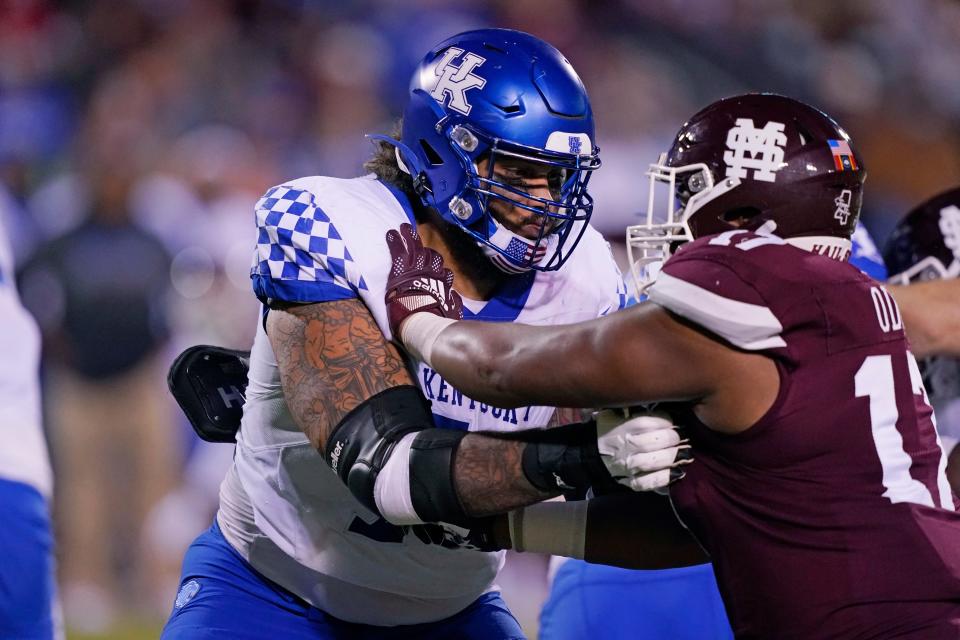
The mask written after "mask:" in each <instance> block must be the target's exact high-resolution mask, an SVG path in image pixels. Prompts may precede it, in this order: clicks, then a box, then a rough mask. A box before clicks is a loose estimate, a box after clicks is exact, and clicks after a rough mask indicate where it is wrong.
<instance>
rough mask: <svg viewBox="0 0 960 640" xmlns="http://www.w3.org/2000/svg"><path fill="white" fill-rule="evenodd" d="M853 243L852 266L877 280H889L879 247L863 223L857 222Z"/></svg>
mask: <svg viewBox="0 0 960 640" xmlns="http://www.w3.org/2000/svg"><path fill="white" fill-rule="evenodd" d="M850 240H852V241H853V247H851V250H850V264H852V265H853V266H855V267H856V268H857V269H860V271H863V272H864V273H865V274H867V275H868V276H870V277H871V278H873V279H874V280H877V281H879V282H885V281H886V279H887V267H886V265H884V264H883V256H881V255H880V251H878V250H877V245H876V243H874V241H873V238H871V237H870V232H869V231H867V228H866V227H865V226H863V223H862V222H857V228H856V229H854V231H853V236H851V237H850Z"/></svg>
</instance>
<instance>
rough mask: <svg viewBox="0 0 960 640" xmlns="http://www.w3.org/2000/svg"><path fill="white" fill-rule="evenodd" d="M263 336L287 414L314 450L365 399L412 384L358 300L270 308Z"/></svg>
mask: <svg viewBox="0 0 960 640" xmlns="http://www.w3.org/2000/svg"><path fill="white" fill-rule="evenodd" d="M267 335H268V336H269V337H270V344H271V345H272V346H273V352H274V354H276V357H277V364H278V366H279V367H280V379H281V381H282V383H283V393H284V397H285V399H286V401H287V406H288V407H289V408H290V414H291V415H292V416H293V419H294V420H295V421H296V423H297V425H298V426H299V427H300V428H301V429H302V430H303V431H304V433H306V434H307V437H308V438H310V442H311V443H312V444H313V446H314V447H316V448H317V449H322V448H323V446H324V445H325V444H326V441H327V437H328V436H329V435H330V432H331V431H332V430H333V428H334V427H335V426H336V425H337V424H338V423H339V422H340V420H341V419H342V418H343V416H345V415H346V414H347V413H349V412H350V411H351V410H352V409H353V408H354V407H356V406H357V405H359V404H360V403H362V402H363V401H364V400H366V399H367V398H369V397H370V396H373V395H375V394H377V393H379V392H381V391H383V390H384V389H388V388H390V387H395V386H397V385H402V384H414V382H413V380H412V378H411V377H410V373H409V372H408V371H407V369H406V367H405V365H404V362H403V359H402V358H401V356H400V353H399V352H398V351H397V348H396V347H395V346H393V345H392V344H390V343H389V342H387V339H386V338H385V337H384V336H383V334H382V333H381V332H380V329H379V327H377V324H376V322H374V320H373V317H372V316H371V315H370V311H369V310H368V309H367V307H366V306H364V304H363V302H361V301H360V300H358V299H351V300H337V301H331V302H319V303H315V304H308V305H303V306H293V307H288V308H286V309H275V310H272V311H271V312H270V314H269V315H268V316H267Z"/></svg>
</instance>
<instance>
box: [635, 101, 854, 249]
mask: <svg viewBox="0 0 960 640" xmlns="http://www.w3.org/2000/svg"><path fill="white" fill-rule="evenodd" d="M647 175H648V176H649V178H650V191H649V199H648V206H647V213H646V221H645V224H640V225H635V226H632V227H629V228H628V229H627V248H628V251H629V252H630V257H631V262H633V261H634V258H635V257H636V258H639V259H640V261H641V263H643V262H650V261H651V260H655V259H663V258H664V257H666V256H667V255H668V254H669V253H670V249H671V248H672V247H673V246H674V245H675V243H677V242H682V241H686V240H691V239H693V238H699V237H701V236H705V235H710V234H714V233H721V232H723V231H728V230H731V229H736V228H746V229H750V230H754V231H756V230H761V231H763V232H769V233H773V234H775V235H777V236H780V237H781V238H785V239H789V241H790V242H791V244H797V245H799V246H801V247H803V248H805V249H809V250H812V251H817V252H819V253H824V254H827V255H831V256H833V257H835V258H840V259H846V258H847V257H848V256H849V253H850V241H849V238H850V235H851V234H852V233H853V229H854V227H856V224H857V219H858V218H859V216H860V204H861V201H862V189H863V181H864V178H865V177H866V170H865V169H864V166H863V161H862V160H861V159H860V156H859V155H858V154H857V153H856V151H855V150H854V149H853V144H852V143H851V142H850V137H849V136H848V135H847V133H846V132H845V131H844V130H843V129H841V128H840V126H839V125H838V124H837V123H836V122H834V121H833V120H832V119H831V118H830V117H829V116H828V115H826V114H825V113H823V112H822V111H819V110H817V109H814V108H813V107H811V106H809V105H806V104H804V103H802V102H799V101H797V100H793V99H792V98H787V97H784V96H779V95H774V94H768V93H758V94H748V95H742V96H736V97H733V98H726V99H724V100H720V101H718V102H714V103H713V104H711V105H710V106H708V107H706V108H705V109H703V110H701V111H700V112H698V113H697V114H696V115H694V116H693V117H692V118H690V120H688V121H687V123H686V124H684V125H683V126H682V127H681V128H680V131H679V132H678V133H677V136H676V138H675V139H674V142H673V145H672V146H671V147H670V150H669V151H668V152H667V153H665V154H663V155H661V156H660V161H659V162H658V163H657V164H654V165H651V166H650V171H649V172H648V173H647ZM664 185H665V186H664ZM661 190H667V191H668V193H666V194H663V195H665V196H666V198H665V199H666V201H667V204H666V206H662V205H661V206H660V208H659V210H658V207H657V206H655V205H656V200H658V198H657V197H655V193H656V192H658V191H661ZM661 197H662V196H661ZM678 205H679V210H678ZM638 250H639V251H640V254H639V255H637V251H638Z"/></svg>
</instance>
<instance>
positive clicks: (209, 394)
mask: <svg viewBox="0 0 960 640" xmlns="http://www.w3.org/2000/svg"><path fill="white" fill-rule="evenodd" d="M249 365H250V352H249V351H236V350H233V349H223V348H221V347H212V346H209V345H197V346H194V347H190V348H189V349H187V350H186V351H184V352H183V353H181V354H180V355H179V356H177V358H176V360H174V361H173V364H172V365H170V372H169V373H168V374H167V386H168V387H169V388H170V393H172V394H173V397H174V399H176V401H177V404H179V405H180V408H181V409H182V410H183V412H184V413H185V414H186V416H187V419H188V420H189V421H190V425H191V426H192V427H193V430H194V431H195V432H196V433H197V435H198V436H200V438H201V439H202V440H206V441H207V442H236V439H237V431H238V430H239V429H240V418H241V417H242V416H243V403H244V401H245V396H244V394H245V393H246V389H247V369H248V368H249Z"/></svg>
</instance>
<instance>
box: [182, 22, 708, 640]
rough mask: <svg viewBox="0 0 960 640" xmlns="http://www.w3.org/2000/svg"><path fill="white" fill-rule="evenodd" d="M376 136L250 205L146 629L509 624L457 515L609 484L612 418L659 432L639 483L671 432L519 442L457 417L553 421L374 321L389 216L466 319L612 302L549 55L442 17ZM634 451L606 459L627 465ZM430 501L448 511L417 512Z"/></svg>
mask: <svg viewBox="0 0 960 640" xmlns="http://www.w3.org/2000/svg"><path fill="white" fill-rule="evenodd" d="M379 138H380V148H379V151H378V152H377V154H376V156H375V157H374V159H373V160H372V161H371V162H370V163H369V164H368V168H370V169H371V170H372V172H373V174H372V175H368V176H366V177H361V178H354V179H350V180H340V179H334V178H327V177H310V178H302V179H299V180H293V181H290V182H286V183H284V184H282V185H279V186H276V187H274V188H272V189H270V190H268V191H267V193H266V194H265V195H264V196H263V198H262V199H261V200H260V201H259V202H258V203H257V205H256V222H257V226H258V242H257V248H256V253H255V259H254V266H253V269H252V279H253V287H254V291H255V293H256V295H257V296H258V298H259V299H260V300H261V302H262V303H263V321H262V322H261V323H260V326H259V327H258V333H257V335H256V338H255V340H254V345H253V349H252V353H251V357H250V370H249V384H248V386H247V389H246V404H245V406H244V412H243V419H242V426H241V429H240V432H239V434H238V436H237V448H236V455H235V461H234V465H233V467H232V468H231V469H230V471H229V472H228V475H227V477H226V479H225V480H224V482H223V484H222V487H221V499H220V509H219V512H218V515H217V519H216V522H215V524H214V525H213V527H211V529H210V530H209V531H208V532H206V533H205V534H203V535H201V536H200V537H199V538H198V539H197V540H196V541H195V542H194V544H193V545H192V546H191V548H190V550H188V552H187V555H186V558H185V560H184V567H183V574H182V579H181V586H180V590H179V593H178V595H177V598H176V601H175V604H174V608H173V612H172V615H171V618H170V620H169V622H168V624H167V626H166V628H165V630H164V634H163V637H164V638H168V639H173V638H194V637H207V635H209V634H210V633H211V632H213V631H215V632H216V633H219V634H223V635H225V636H226V635H229V636H230V637H234V638H263V637H279V636H283V637H286V638H339V637H351V638H352V637H363V638H367V637H369V638H388V637H391V638H392V637H397V638H409V637H418V638H450V637H456V638H484V639H490V638H512V637H522V632H521V630H520V628H519V625H518V624H517V622H516V620H515V619H514V618H513V616H512V615H511V614H510V612H509V611H508V610H507V608H506V606H505V605H504V603H503V601H502V600H501V598H500V596H499V594H498V593H497V591H496V587H495V585H494V584H493V581H494V578H495V576H496V573H497V571H498V569H499V567H500V566H501V563H502V554H499V553H487V552H482V551H481V549H484V548H485V543H484V540H485V535H486V533H487V532H486V531H485V529H484V528H485V527H487V526H489V524H490V522H491V520H490V519H487V518H481V517H477V516H485V515H487V514H493V513H499V512H504V511H506V510H509V509H512V508H515V507H518V506H522V505H526V504H530V503H533V502H538V501H541V500H544V499H546V498H550V497H552V496H556V495H558V494H559V493H560V490H561V489H571V490H585V489H586V488H587V487H588V486H591V485H596V484H598V483H605V482H606V483H611V484H612V474H614V473H617V474H618V475H627V474H622V473H619V471H620V470H622V469H624V468H625V465H623V464H622V461H618V458H617V455H618V451H621V450H623V448H622V447H617V446H616V442H618V441H616V438H619V437H620V435H617V434H621V433H624V431H623V430H624V429H626V431H630V430H631V429H634V430H636V432H637V433H638V434H640V435H643V433H647V434H649V433H653V434H654V440H655V441H656V445H655V447H661V446H662V447H665V448H666V449H667V450H668V451H667V454H666V458H669V460H666V461H665V462H663V463H659V462H658V463H657V464H655V465H653V467H651V468H650V469H649V471H654V472H655V474H656V475H655V478H656V479H655V480H650V481H652V482H654V483H660V484H663V483H664V478H666V479H669V477H670V475H671V467H672V466H673V462H674V458H675V457H676V455H677V454H678V452H679V451H680V449H681V447H680V446H678V440H679V437H677V435H676V433H675V432H674V431H673V430H672V428H671V425H669V423H666V422H665V421H663V420H657V419H650V420H647V421H646V422H644V419H639V420H635V421H631V422H628V423H626V424H625V425H622V427H617V429H615V430H614V431H613V434H614V435H613V441H611V440H607V441H606V442H613V444H612V445H611V446H609V447H606V448H604V445H603V443H602V442H598V439H597V431H598V429H597V428H596V427H594V426H591V425H583V424H578V425H575V427H574V428H566V429H559V430H553V431H550V430H548V431H547V432H549V434H550V435H549V436H545V435H544V433H545V432H544V431H543V430H537V431H536V432H534V433H535V435H532V436H525V437H527V438H528V439H529V438H534V439H536V442H533V443H530V444H525V443H524V442H521V441H519V440H517V439H510V438H507V437H492V436H484V435H476V434H471V435H469V436H468V435H467V434H468V432H474V431H486V432H505V433H513V432H517V431H521V430H524V429H529V428H535V427H544V426H547V425H549V424H551V422H553V423H557V422H560V420H558V419H557V417H556V412H555V410H554V409H553V408H551V407H521V408H515V409H510V410H503V409H500V408H498V407H493V406H490V405H487V404H483V403H480V402H476V401H474V400H473V399H471V398H469V397H467V396H465V395H463V394H462V393H461V392H460V391H459V390H457V389H454V388H453V387H452V386H451V385H450V384H449V383H447V382H446V381H445V380H444V379H443V377H442V376H439V375H437V373H436V372H435V371H434V370H432V369H431V368H429V367H427V366H425V365H423V364H422V363H415V364H416V367H415V368H414V369H413V370H410V369H408V367H407V364H406V363H405V361H404V360H403V359H402V357H401V355H400V353H399V352H398V351H397V349H396V348H395V347H394V346H393V345H392V344H391V343H390V342H389V339H390V337H391V336H390V333H389V323H388V318H387V312H386V309H385V304H384V294H385V290H386V279H387V278H386V276H387V270H388V268H389V267H390V266H391V256H390V252H389V250H388V246H387V244H386V243H385V242H384V240H383V239H384V235H385V232H386V231H387V230H389V229H392V228H396V227H398V226H400V225H401V223H408V224H414V225H416V229H417V230H418V231H419V233H420V236H421V237H422V238H423V242H424V244H425V245H426V246H427V247H429V248H430V250H431V253H430V254H429V256H430V259H429V260H428V261H427V263H425V264H420V265H405V268H406V270H407V271H408V272H413V273H416V270H417V269H418V268H419V269H427V270H429V269H430V268H431V267H435V266H436V264H438V263H439V262H440V260H441V258H442V259H443V260H444V261H445V262H446V264H447V265H448V266H449V269H450V271H448V273H447V276H446V285H444V283H442V282H441V283H439V285H438V286H440V287H442V288H443V289H444V290H443V291H441V292H439V297H440V299H441V300H443V304H444V305H445V306H454V307H458V308H459V307H460V305H461V304H462V306H463V314H464V315H465V316H466V317H470V318H479V319H484V320H487V321H493V322H512V321H520V322H524V323H526V324H533V325H537V324H560V323H567V322H576V321H581V320H587V319H591V318H596V317H598V316H602V315H605V314H607V313H609V312H611V311H615V310H617V309H619V308H621V307H622V306H623V305H624V303H625V299H626V288H625V286H624V284H623V281H622V278H621V277H620V274H619V271H618V269H617V267H616V265H615V263H614V262H613V259H612V257H611V255H610V252H609V247H608V246H607V243H606V242H605V241H604V240H603V238H602V237H601V236H600V235H599V233H597V232H596V231H595V230H594V229H593V228H592V227H590V226H589V224H588V221H589V218H590V214H591V211H592V199H591V197H590V196H589V194H588V193H587V189H586V187H587V183H588V180H589V177H590V173H591V172H592V171H593V170H595V169H596V168H597V167H599V165H600V162H599V156H598V150H597V148H596V144H595V141H594V125H593V116H592V113H591V109H590V103H589V100H588V98H587V94H586V92H585V90H584V88H583V84H582V83H581V81H580V79H579V78H578V77H577V75H576V73H575V72H574V70H573V68H572V67H571V66H570V64H569V63H568V62H567V61H566V60H565V59H564V58H563V56H562V55H561V54H560V53H559V52H558V51H557V50H556V49H554V48H553V47H551V46H550V45H548V44H546V43H545V42H543V41H541V40H539V39H537V38H534V37H533V36H530V35H527V34H524V33H520V32H516V31H508V30H501V29H487V30H480V31H473V32H467V33H463V34H460V35H458V36H454V37H453V38H450V39H448V40H447V41H445V42H443V43H441V44H439V45H437V46H436V47H434V48H433V49H432V50H431V51H430V52H429V53H428V54H427V56H426V57H425V59H424V60H423V61H422V63H421V64H420V66H419V67H418V68H417V70H416V72H415V73H414V76H413V80H412V82H411V90H410V95H409V102H408V105H407V108H406V110H405V112H404V116H403V124H402V131H401V133H400V136H399V139H393V138H386V137H382V136H380V137H379ZM574 249H576V251H575V252H574ZM454 274H455V275H456V278H457V281H458V283H459V284H458V290H459V292H460V294H462V295H463V299H462V300H461V298H460V296H459V295H457V294H456V293H454V292H452V290H450V289H449V281H450V280H451V279H452V278H453V275H454ZM567 421H569V420H567ZM584 427H585V428H584ZM640 432H642V433H640ZM664 442H666V444H664ZM601 448H604V451H605V453H607V454H609V455H606V456H604V455H601V453H600V450H601ZM521 452H524V455H523V458H524V459H523V465H522V470H521V467H520V465H519V463H520V455H521ZM660 458H663V456H661V457H660ZM660 458H658V460H659V459H660ZM646 471H648V470H645V471H644V473H641V474H637V475H636V476H635V477H632V476H629V477H626V478H621V480H622V482H623V483H624V484H628V485H631V486H646V484H645V483H646V482H648V480H649V479H648V478H647V476H646ZM631 497H632V496H631ZM468 513H469V514H471V516H473V517H468V515H467V514H468ZM436 522H443V523H451V524H444V525H437V524H424V523H436ZM690 547H691V545H690V544H689V543H687V546H686V547H684V549H687V548H690ZM682 551H683V550H681V552H682ZM582 553H583V552H582V551H581V555H582ZM697 557H699V554H697Z"/></svg>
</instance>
